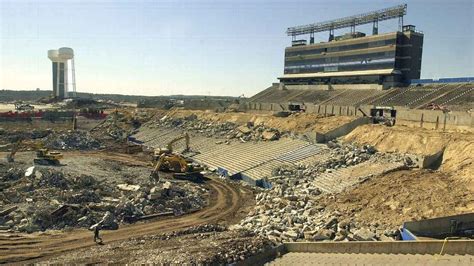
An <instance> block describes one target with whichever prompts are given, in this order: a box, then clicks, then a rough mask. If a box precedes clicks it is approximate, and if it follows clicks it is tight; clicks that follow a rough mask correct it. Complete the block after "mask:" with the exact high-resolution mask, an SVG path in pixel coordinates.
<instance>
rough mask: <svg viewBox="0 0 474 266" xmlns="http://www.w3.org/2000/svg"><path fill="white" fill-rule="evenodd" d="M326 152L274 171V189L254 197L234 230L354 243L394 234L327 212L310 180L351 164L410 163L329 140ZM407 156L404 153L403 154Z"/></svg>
mask: <svg viewBox="0 0 474 266" xmlns="http://www.w3.org/2000/svg"><path fill="white" fill-rule="evenodd" d="M328 147H329V148H330V149H331V151H330V154H331V156H330V157H329V159H328V160H327V161H326V162H322V163H316V164H314V165H298V166H294V165H289V166H281V167H279V168H277V169H275V170H274V171H273V175H274V176H273V177H271V178H270V182H271V183H272V185H273V187H272V188H271V189H268V190H262V192H261V193H259V194H257V195H256V201H257V204H256V207H255V208H254V210H253V211H251V212H250V213H249V215H248V216H247V218H245V219H243V220H242V221H241V223H240V224H239V225H237V226H236V227H235V228H244V229H247V230H252V231H253V232H255V233H257V234H259V235H263V236H267V237H269V238H270V239H271V240H272V241H275V242H282V241H297V240H302V239H305V240H308V241H321V240H336V241H343V240H344V241H348V240H349V241H353V240H386V239H388V238H394V237H396V235H397V234H398V231H397V228H384V226H383V225H379V224H377V223H376V222H375V221H374V223H373V224H371V223H366V224H358V223H356V222H354V221H353V219H352V217H351V216H350V214H347V213H346V215H342V214H340V213H338V212H337V211H335V212H334V211H331V212H329V211H326V206H325V205H323V204H322V202H321V201H320V200H319V199H320V198H321V197H322V196H324V194H322V192H321V190H320V189H319V188H318V187H317V186H315V185H314V183H313V181H314V180H315V179H316V178H318V176H319V175H320V174H322V173H324V172H328V171H333V170H334V169H338V168H345V167H349V166H353V165H356V164H359V163H362V162H364V161H373V162H403V163H405V165H406V166H412V165H413V161H412V160H411V159H407V158H406V157H405V156H402V155H396V154H382V153H378V152H377V151H376V150H375V149H374V148H373V147H371V146H363V147H357V145H352V144H339V143H336V142H331V143H329V144H328ZM408 158H409V157H408Z"/></svg>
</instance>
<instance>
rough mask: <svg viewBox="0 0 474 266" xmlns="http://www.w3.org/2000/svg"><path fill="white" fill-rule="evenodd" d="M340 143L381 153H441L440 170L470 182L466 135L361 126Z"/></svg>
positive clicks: (470, 139)
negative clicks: (347, 143)
mask: <svg viewBox="0 0 474 266" xmlns="http://www.w3.org/2000/svg"><path fill="white" fill-rule="evenodd" d="M344 141H346V142H357V143H359V144H369V145H373V146H374V147H376V148H377V150H379V151H383V152H399V153H411V154H419V155H432V154H435V153H437V152H439V151H442V150H444V154H443V161H442V164H441V168H440V170H441V171H444V172H448V173H451V174H456V176H458V177H460V178H463V179H464V178H468V179H473V180H472V181H473V182H474V178H473V177H474V163H473V159H472V154H474V136H473V135H472V134H470V133H460V132H442V131H433V130H427V129H420V128H408V127H401V126H399V127H397V126H396V127H385V126H381V125H363V126H360V127H357V128H356V129H355V130H354V131H352V132H351V133H349V134H348V135H347V136H345V137H344Z"/></svg>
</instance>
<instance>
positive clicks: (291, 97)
mask: <svg viewBox="0 0 474 266" xmlns="http://www.w3.org/2000/svg"><path fill="white" fill-rule="evenodd" d="M300 87H301V86H300ZM298 88H299V87H298V86H294V85H292V89H287V88H286V87H285V86H277V84H274V85H273V86H272V87H270V88H268V89H266V90H264V91H263V92H261V93H258V94H257V95H255V96H254V97H252V98H250V99H249V102H253V103H258V102H261V103H282V104H287V103H294V102H299V103H312V104H316V105H334V106H361V105H378V106H405V107H409V108H415V109H423V108H425V107H427V105H428V104H430V103H435V104H438V105H449V106H450V107H451V110H465V109H466V108H467V109H470V108H472V103H473V97H474V95H473V94H474V89H473V83H433V84H424V85H420V84H413V85H410V86H408V87H403V88H392V89H388V90H377V89H361V88H357V89H350V88H346V89H337V90H334V89H332V90H323V89H314V90H311V89H307V88H306V89H298Z"/></svg>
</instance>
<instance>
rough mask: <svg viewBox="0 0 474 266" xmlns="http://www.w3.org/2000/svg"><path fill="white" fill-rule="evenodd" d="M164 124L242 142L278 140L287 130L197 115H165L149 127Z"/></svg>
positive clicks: (164, 125)
mask: <svg viewBox="0 0 474 266" xmlns="http://www.w3.org/2000/svg"><path fill="white" fill-rule="evenodd" d="M154 126H162V127H170V128H181V129H183V130H185V131H191V132H197V133H200V134H203V135H205V136H206V137H214V138H215V137H221V138H225V139H227V140H231V139H237V140H239V141H241V142H247V141H273V140H278V139H279V138H280V137H282V136H284V135H289V133H287V132H284V133H283V132H280V131H279V130H277V129H274V128H268V127H266V126H265V125H263V124H258V125H255V124H254V123H251V122H248V123H247V125H241V126H239V125H237V124H235V123H232V122H212V121H203V120H199V119H198V118H197V116H196V115H190V116H187V117H184V118H173V117H170V116H164V117H162V118H161V119H159V120H157V121H156V122H155V123H149V124H148V127H154Z"/></svg>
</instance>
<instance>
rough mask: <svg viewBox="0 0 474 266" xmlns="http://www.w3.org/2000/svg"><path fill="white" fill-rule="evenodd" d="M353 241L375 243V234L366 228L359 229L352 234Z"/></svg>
mask: <svg viewBox="0 0 474 266" xmlns="http://www.w3.org/2000/svg"><path fill="white" fill-rule="evenodd" d="M353 234H354V239H355V240H358V241H375V233H374V232H372V231H370V230H369V229H367V228H360V229H358V230H356V231H354V232H353Z"/></svg>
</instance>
